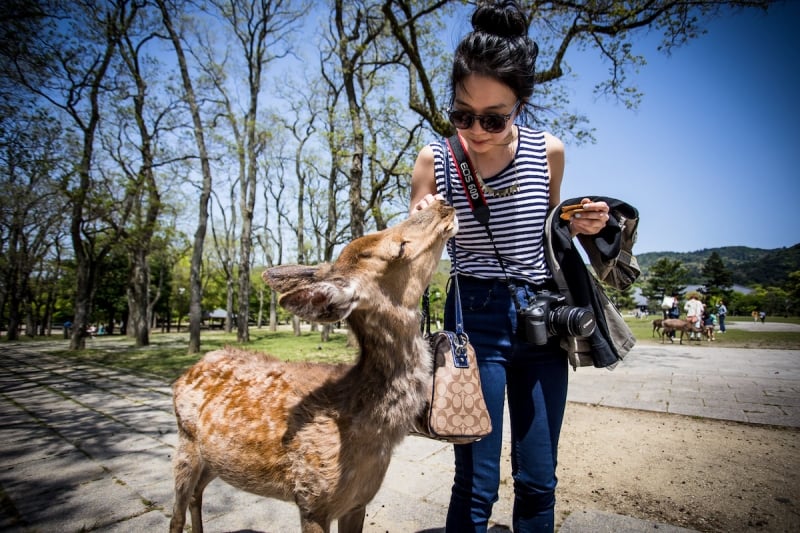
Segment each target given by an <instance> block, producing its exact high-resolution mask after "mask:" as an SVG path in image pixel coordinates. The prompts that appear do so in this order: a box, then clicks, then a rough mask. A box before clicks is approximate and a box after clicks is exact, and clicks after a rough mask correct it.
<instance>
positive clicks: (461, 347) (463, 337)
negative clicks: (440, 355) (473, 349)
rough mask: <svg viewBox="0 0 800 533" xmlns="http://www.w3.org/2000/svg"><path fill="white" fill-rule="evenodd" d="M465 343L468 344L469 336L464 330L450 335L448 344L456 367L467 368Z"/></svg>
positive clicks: (467, 359) (467, 360)
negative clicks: (451, 349)
mask: <svg viewBox="0 0 800 533" xmlns="http://www.w3.org/2000/svg"><path fill="white" fill-rule="evenodd" d="M467 344H469V337H468V336H467V334H466V333H464V332H461V333H457V334H455V335H452V336H450V345H451V346H452V348H453V365H454V366H455V367H456V368H469V358H468V357H467Z"/></svg>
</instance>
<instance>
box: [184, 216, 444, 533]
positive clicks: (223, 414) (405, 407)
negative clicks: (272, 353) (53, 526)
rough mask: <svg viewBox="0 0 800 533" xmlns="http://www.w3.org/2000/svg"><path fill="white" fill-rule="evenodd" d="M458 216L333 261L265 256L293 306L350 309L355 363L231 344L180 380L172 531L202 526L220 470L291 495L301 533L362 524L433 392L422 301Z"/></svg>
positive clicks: (404, 229)
mask: <svg viewBox="0 0 800 533" xmlns="http://www.w3.org/2000/svg"><path fill="white" fill-rule="evenodd" d="M456 230H457V221H456V218H455V214H454V211H453V209H452V208H451V207H448V206H446V205H444V203H442V202H438V203H436V204H434V205H432V206H431V207H429V208H427V209H424V210H422V211H417V212H415V213H414V214H413V215H412V216H410V217H409V218H408V219H406V220H405V221H403V222H402V223H400V224H398V225H396V226H394V227H391V228H389V229H386V230H384V231H381V232H378V233H374V234H371V235H367V236H364V237H362V238H360V239H356V240H355V241H353V242H351V243H350V244H349V245H348V246H347V247H345V248H344V250H343V251H342V253H341V255H340V256H339V258H338V259H337V260H336V262H335V263H333V264H324V265H319V266H301V265H289V266H279V267H275V268H270V269H268V270H267V271H266V272H265V273H264V276H263V277H264V280H265V281H266V282H267V284H269V285H270V286H271V287H272V288H274V289H275V290H277V291H278V292H280V293H282V296H281V299H280V303H281V305H282V306H283V307H285V308H286V309H288V310H289V311H291V312H293V313H295V314H297V315H298V316H300V317H302V318H304V319H307V320H310V321H314V322H323V323H330V322H336V321H339V320H343V319H346V320H347V323H348V325H349V327H350V329H351V331H352V333H353V335H354V336H355V337H356V339H357V340H358V343H359V347H360V353H359V356H358V358H357V360H356V363H355V364H354V365H327V364H312V363H287V362H281V361H278V360H277V359H274V358H271V357H269V356H265V355H261V354H257V353H253V352H248V351H243V350H236V349H232V348H226V349H223V350H218V351H215V352H211V353H209V354H207V355H206V356H205V357H203V359H201V360H200V361H199V362H198V363H196V364H195V365H194V366H192V367H191V368H190V369H189V370H187V372H186V373H185V374H184V375H183V376H181V377H180V378H179V379H178V380H177V381H176V382H175V384H174V386H173V393H174V404H175V413H176V416H177V419H178V449H177V452H176V455H175V458H174V461H173V468H174V474H175V505H174V507H173V515H172V520H171V522H170V531H171V532H172V533H177V532H179V531H182V530H183V526H184V523H185V520H186V508H187V506H188V508H189V511H190V513H191V516H192V532H193V533H201V532H202V531H203V524H202V516H201V510H202V509H201V508H202V500H203V490H204V489H205V487H206V486H207V485H208V483H210V482H211V481H212V480H213V479H215V478H217V477H219V478H221V479H222V480H224V481H225V482H227V483H229V484H231V485H233V486H234V487H237V488H240V489H242V490H245V491H248V492H252V493H254V494H259V495H262V496H266V497H272V498H279V499H282V500H287V501H293V502H295V503H296V504H297V506H298V507H299V508H300V521H301V526H302V531H303V533H312V532H314V533H317V532H328V531H329V530H330V525H331V522H332V521H333V520H338V530H339V531H340V532H343V533H344V532H347V533H349V532H357V531H361V530H362V527H363V523H364V517H365V512H366V505H367V503H368V502H369V501H370V500H372V498H373V497H374V496H375V493H376V492H377V491H378V489H379V488H380V486H381V483H382V482H383V478H384V476H385V474H386V470H387V469H388V467H389V461H390V459H391V456H392V450H393V449H394V447H395V446H396V445H397V444H399V443H400V441H402V440H403V438H404V437H405V435H406V434H407V433H408V431H409V429H410V428H411V426H412V424H413V422H414V419H415V417H416V416H417V414H418V413H419V412H420V411H421V410H422V408H423V405H424V403H425V399H426V398H427V397H428V395H429V392H430V381H431V372H432V360H431V357H432V356H431V352H430V348H429V346H428V343H427V342H426V341H425V340H424V339H423V337H422V336H421V334H420V318H419V315H418V304H419V300H420V297H421V296H422V293H423V291H424V289H425V287H426V286H427V285H428V283H429V282H430V279H431V277H432V275H433V273H434V272H435V270H436V267H437V265H438V264H439V260H440V258H441V255H442V251H443V249H444V244H445V242H446V241H447V239H448V238H449V237H451V236H452V235H454V234H455V232H456Z"/></svg>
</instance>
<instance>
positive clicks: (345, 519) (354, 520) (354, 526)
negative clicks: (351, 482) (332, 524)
mask: <svg viewBox="0 0 800 533" xmlns="http://www.w3.org/2000/svg"><path fill="white" fill-rule="evenodd" d="M366 514H367V508H366V507H365V506H363V505H362V506H361V507H357V508H356V509H353V510H352V511H350V512H349V513H347V514H346V515H344V516H342V517H340V518H339V524H338V525H339V533H361V530H362V529H364V516H365V515H366Z"/></svg>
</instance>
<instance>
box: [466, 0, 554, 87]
mask: <svg viewBox="0 0 800 533" xmlns="http://www.w3.org/2000/svg"><path fill="white" fill-rule="evenodd" d="M472 28H473V30H472V31H471V32H470V33H469V34H467V35H466V36H465V37H464V38H463V39H462V40H461V42H460V43H459V44H458V47H457V48H456V51H455V56H454V58H453V71H452V75H451V77H450V82H451V86H450V90H451V102H452V101H453V100H454V99H455V94H456V88H457V87H460V86H461V85H462V84H463V83H464V80H465V79H466V78H467V77H468V76H470V75H472V74H478V75H481V76H486V77H490V78H494V79H496V80H497V81H499V82H501V83H504V84H505V85H507V86H508V87H510V88H511V90H512V91H514V94H515V95H516V96H517V98H518V99H519V100H522V101H523V103H525V102H527V101H528V100H529V99H530V97H531V95H532V94H533V78H534V67H535V65H536V56H537V55H538V54H539V47H538V46H537V45H536V43H535V42H534V41H533V40H532V39H531V38H530V37H528V20H527V19H526V18H525V14H524V13H523V12H522V9H520V7H519V5H518V4H517V3H516V2H515V1H513V0H505V1H500V2H480V3H479V4H478V7H477V8H476V9H475V12H474V13H473V14H472Z"/></svg>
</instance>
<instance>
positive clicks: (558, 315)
mask: <svg viewBox="0 0 800 533" xmlns="http://www.w3.org/2000/svg"><path fill="white" fill-rule="evenodd" d="M519 319H520V320H519V321H520V324H519V325H520V326H522V325H523V324H524V327H525V339H526V340H527V341H528V342H529V343H531V344H536V345H538V346H541V345H544V344H547V339H548V338H550V337H555V336H566V335H569V336H573V337H588V336H589V335H591V334H592V333H594V329H595V326H596V322H595V319H594V313H592V311H591V310H589V309H586V308H585V307H575V306H572V305H567V298H566V297H565V296H564V295H563V294H558V293H552V292H550V291H540V292H537V293H536V298H535V299H534V300H533V301H532V302H530V303H529V304H528V307H526V308H525V309H523V310H521V311H520V312H519Z"/></svg>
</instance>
